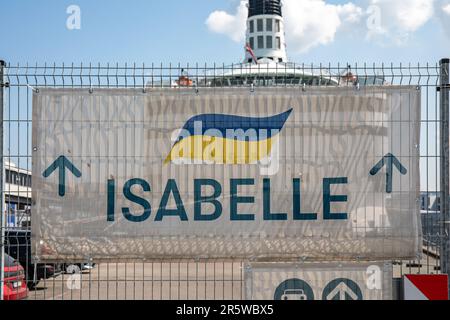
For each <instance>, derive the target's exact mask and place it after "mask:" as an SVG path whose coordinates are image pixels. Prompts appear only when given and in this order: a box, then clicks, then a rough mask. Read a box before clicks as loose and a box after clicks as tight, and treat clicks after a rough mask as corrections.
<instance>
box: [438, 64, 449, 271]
mask: <svg viewBox="0 0 450 320" xmlns="http://www.w3.org/2000/svg"><path fill="white" fill-rule="evenodd" d="M449 66H450V60H449V59H442V60H441V61H440V69H441V70H440V87H439V91H440V116H441V126H440V127H441V131H440V137H441V143H440V145H441V199H442V200H441V223H442V225H441V234H442V235H443V239H442V244H441V253H440V256H441V270H442V272H443V273H446V274H449V272H450V202H449V198H450V188H449V184H450V181H449V179H450V172H449V170H450V169H449V159H450V153H449V140H450V139H449V134H450V131H449V129H450V128H449V121H450V110H449V92H450V86H449V83H450V77H449Z"/></svg>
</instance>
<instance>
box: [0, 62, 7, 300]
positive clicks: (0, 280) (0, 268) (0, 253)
mask: <svg viewBox="0 0 450 320" xmlns="http://www.w3.org/2000/svg"><path fill="white" fill-rule="evenodd" d="M4 68H5V61H3V60H0V229H1V232H0V240H1V241H0V300H3V293H4V292H3V285H4V282H5V273H4V272H5V269H4V265H5V263H4V262H5V250H4V249H5V247H4V244H5V220H6V219H5V211H4V209H3V207H4V201H3V199H4V194H3V192H4V190H3V173H4V159H3V87H4V82H3V70H4Z"/></svg>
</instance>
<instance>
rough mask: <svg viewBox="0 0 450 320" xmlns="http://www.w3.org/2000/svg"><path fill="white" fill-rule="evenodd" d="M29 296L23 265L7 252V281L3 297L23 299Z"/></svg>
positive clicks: (6, 298)
mask: <svg viewBox="0 0 450 320" xmlns="http://www.w3.org/2000/svg"><path fill="white" fill-rule="evenodd" d="M26 297H28V288H27V282H26V281H25V272H24V270H23V268H22V266H21V265H20V264H19V263H18V262H17V261H16V260H14V259H13V258H11V257H10V256H8V255H7V254H5V283H4V285H3V298H4V299H5V300H21V299H25V298H26Z"/></svg>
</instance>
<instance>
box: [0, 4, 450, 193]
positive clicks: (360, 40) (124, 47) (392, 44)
mask: <svg viewBox="0 0 450 320" xmlns="http://www.w3.org/2000/svg"><path fill="white" fill-rule="evenodd" d="M241 1H242V0H191V1H182V0H165V1H154V0H128V1H121V0H95V1H92V0H91V1H88V0H71V1H65V0H58V1H57V0H40V1H36V0H16V1H5V0H3V2H2V6H1V11H0V28H1V30H2V35H1V41H0V59H3V60H5V61H7V62H10V63H11V64H13V65H15V64H17V63H20V64H21V65H22V66H23V65H24V64H25V63H30V64H34V63H39V64H43V63H47V64H53V63H54V62H55V63H57V64H60V63H63V62H64V63H66V64H70V63H72V62H73V63H74V64H79V63H81V62H82V63H83V64H89V63H93V64H96V63H107V62H109V63H119V64H124V63H129V64H132V63H133V62H136V63H137V64H138V65H141V64H142V63H145V64H147V65H150V64H151V63H156V64H159V63H163V64H165V65H167V64H169V63H173V64H175V65H176V64H177V63H181V64H186V63H191V64H194V63H199V64H205V63H207V64H208V65H211V64H212V63H218V64H222V63H225V64H231V63H237V62H241V61H242V60H243V57H244V49H243V47H244V34H245V12H244V13H242V12H241V15H239V13H240V11H239V10H241V11H242V10H246V9H245V6H243V4H242V2H241ZM284 2H285V5H284V7H283V11H284V15H285V17H286V36H287V51H288V56H289V58H290V60H291V61H294V62H297V63H314V64H319V63H324V64H328V63H331V64H336V63H337V62H340V63H342V65H345V63H351V64H354V63H358V64H361V63H363V62H367V63H369V64H371V63H381V62H384V63H385V64H387V65H389V63H391V62H392V63H399V62H403V63H406V64H407V63H409V62H411V63H413V64H416V63H418V62H420V63H426V62H428V63H430V64H431V65H433V64H435V63H437V62H438V61H439V60H440V59H441V58H443V57H450V0H348V1H340V0H328V1H324V0H284ZM72 4H75V5H78V6H79V8H80V9H81V29H80V30H69V29H68V28H67V27H66V21H67V19H68V17H69V14H67V13H66V10H67V8H68V7H69V6H70V5H72ZM373 6H375V8H378V9H379V19H378V20H377V21H378V23H379V25H378V27H377V29H376V31H377V32H375V33H371V32H370V31H371V30H369V27H368V21H369V20H370V18H371V17H372V15H371V12H373V11H371V8H372V9H373ZM447 11H448V12H447ZM242 17H243V18H242ZM219 18H220V19H219ZM446 27H447V28H446ZM16 89H17V88H16ZM16 89H14V90H16ZM14 90H12V91H11V97H9V96H8V97H9V98H10V99H11V101H12V105H13V106H14V103H17V101H15V100H14V99H16V98H15V96H16V95H17V94H16V91H14ZM8 93H9V91H8ZM434 98H435V96H434V93H433V92H431V96H430V99H431V100H433V99H434ZM22 103H26V101H24V100H23V99H22ZM431 104H434V101H432V102H431ZM29 106H30V105H29V104H27V105H26V106H25V107H23V108H21V109H20V108H19V109H20V110H16V109H15V108H12V109H11V110H10V111H9V109H7V110H6V115H5V117H6V118H9V119H16V118H17V117H20V114H21V113H24V112H25V113H26V112H27V110H28V108H29ZM430 110H431V111H430V112H431V114H430V115H429V117H430V119H434V118H435V116H436V115H435V113H433V108H432V109H430ZM9 113H11V114H9ZM24 117H26V114H22V118H24ZM424 119H425V118H424ZM10 126H11V128H9V127H8V128H7V132H6V135H5V150H8V151H7V152H8V153H10V154H11V155H14V154H18V153H19V154H29V152H30V151H29V147H30V145H29V142H27V143H25V142H24V141H21V143H20V146H19V144H18V143H17V140H18V139H17V136H18V135H19V132H27V134H26V135H25V134H20V136H21V138H22V139H25V137H28V138H29V140H30V137H31V130H30V128H28V129H27V128H26V124H24V123H22V124H20V125H19V124H16V123H10ZM427 128H428V131H429V134H430V138H429V139H430V140H429V149H430V150H431V149H432V150H431V151H430V150H429V152H431V153H430V154H432V155H435V153H436V152H437V151H436V143H435V141H436V140H435V139H436V136H435V133H437V130H436V127H435V125H434V124H433V123H431V124H428V127H427ZM428 131H427V130H425V128H424V130H423V131H422V148H423V150H425V147H426V143H425V144H424V142H426V140H428V139H425V136H424V134H425V132H428ZM19 148H20V151H19V150H18V149H19ZM10 160H12V161H14V162H16V163H18V164H19V165H20V166H22V167H26V166H28V167H29V164H24V161H25V160H26V159H23V158H22V159H19V158H14V159H10ZM431 162H432V161H430V162H429V163H431ZM431 165H432V167H430V168H429V170H430V172H431V173H432V174H431V175H430V177H431V176H435V175H434V174H433V173H434V172H435V171H436V166H435V165H433V164H432V163H431ZM424 177H425V176H423V177H422V178H424ZM431 178H432V177H431ZM431 180H432V181H430V182H429V183H430V185H431V187H430V190H433V186H435V185H436V182H435V180H434V178H432V179H431Z"/></svg>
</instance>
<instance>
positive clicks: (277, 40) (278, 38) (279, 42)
mask: <svg viewBox="0 0 450 320" xmlns="http://www.w3.org/2000/svg"><path fill="white" fill-rule="evenodd" d="M275 39H276V40H275V41H276V42H277V50H280V49H281V38H280V37H276V38H275Z"/></svg>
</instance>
